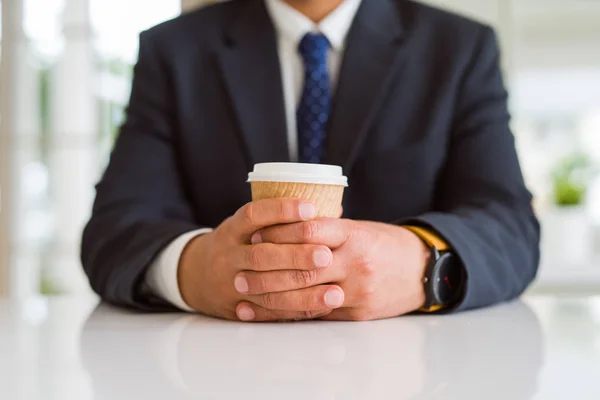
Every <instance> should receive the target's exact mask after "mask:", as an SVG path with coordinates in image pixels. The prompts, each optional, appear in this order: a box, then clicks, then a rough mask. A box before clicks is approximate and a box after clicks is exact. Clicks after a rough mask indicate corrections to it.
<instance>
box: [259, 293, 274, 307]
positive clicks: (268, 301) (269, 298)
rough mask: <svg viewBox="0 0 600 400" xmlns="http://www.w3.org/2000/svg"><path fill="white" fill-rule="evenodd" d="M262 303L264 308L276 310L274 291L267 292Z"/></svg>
mask: <svg viewBox="0 0 600 400" xmlns="http://www.w3.org/2000/svg"><path fill="white" fill-rule="evenodd" d="M262 303H263V307H264V308H268V309H271V310H275V309H276V307H275V304H276V301H275V295H274V294H273V293H265V294H263V295H262Z"/></svg>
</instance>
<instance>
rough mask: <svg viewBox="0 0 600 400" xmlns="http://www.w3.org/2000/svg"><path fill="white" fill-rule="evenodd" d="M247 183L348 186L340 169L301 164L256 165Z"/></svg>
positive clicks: (331, 166) (330, 166) (329, 166)
mask: <svg viewBox="0 0 600 400" xmlns="http://www.w3.org/2000/svg"><path fill="white" fill-rule="evenodd" d="M248 182H297V183H312V184H315V185H338V186H348V178H346V177H345V176H344V173H343V171H342V167H339V166H337V165H323V164H301V163H264V164H256V165H255V166H254V171H253V172H250V173H249V174H248Z"/></svg>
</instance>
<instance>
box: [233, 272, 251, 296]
mask: <svg viewBox="0 0 600 400" xmlns="http://www.w3.org/2000/svg"><path fill="white" fill-rule="evenodd" d="M233 285H234V286H235V290H237V291H238V292H240V293H248V281H247V280H246V278H244V277H243V276H236V278H235V280H234V281H233Z"/></svg>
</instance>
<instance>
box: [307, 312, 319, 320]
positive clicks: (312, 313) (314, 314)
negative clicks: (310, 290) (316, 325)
mask: <svg viewBox="0 0 600 400" xmlns="http://www.w3.org/2000/svg"><path fill="white" fill-rule="evenodd" d="M303 314H304V319H313V318H315V317H316V316H317V315H318V314H319V312H318V311H304V313H303Z"/></svg>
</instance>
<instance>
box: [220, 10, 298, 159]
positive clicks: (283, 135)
mask: <svg viewBox="0 0 600 400" xmlns="http://www.w3.org/2000/svg"><path fill="white" fill-rule="evenodd" d="M229 26H230V27H231V29H229V31H228V32H226V34H225V38H224V39H225V40H224V41H225V43H224V46H223V48H222V49H221V51H220V52H219V61H220V66H221V70H222V73H223V76H224V79H225V83H226V86H227V90H228V91H229V96H230V98H231V101H232V105H233V109H234V111H235V114H236V117H237V119H238V122H239V125H240V128H241V132H242V136H243V138H242V139H243V142H244V143H245V145H246V149H247V151H248V157H249V165H252V164H254V163H260V162H268V161H288V160H289V155H288V148H287V127H286V119H285V109H284V96H283V87H282V83H281V71H280V67H279V65H280V64H279V58H278V53H277V41H276V34H275V29H274V27H273V24H272V22H271V19H270V17H269V15H268V12H267V10H266V8H265V6H264V2H262V1H248V2H246V4H242V5H240V10H239V13H238V15H237V19H234V20H232V21H230V25H229Z"/></svg>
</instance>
